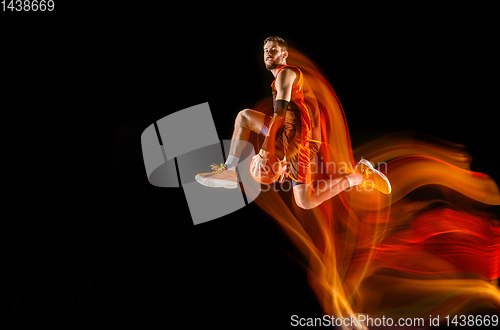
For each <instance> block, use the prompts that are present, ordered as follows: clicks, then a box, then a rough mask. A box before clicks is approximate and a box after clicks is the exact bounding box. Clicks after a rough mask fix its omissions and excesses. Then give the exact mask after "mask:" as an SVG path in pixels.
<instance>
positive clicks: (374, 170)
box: [356, 159, 392, 194]
mask: <svg viewBox="0 0 500 330" xmlns="http://www.w3.org/2000/svg"><path fill="white" fill-rule="evenodd" d="M359 163H361V164H363V165H365V166H367V167H368V168H370V170H372V171H373V173H375V174H377V175H378V176H380V177H381V178H382V179H384V180H385V182H387V187H388V188H389V192H388V193H387V194H390V193H391V191H392V187H391V183H390V182H389V179H387V177H386V176H385V175H384V174H383V173H382V172H380V171H379V170H376V169H375V168H374V167H373V165H372V164H371V163H370V162H369V161H367V160H366V159H361V160H360V161H359ZM359 163H358V164H359ZM356 167H357V165H356Z"/></svg>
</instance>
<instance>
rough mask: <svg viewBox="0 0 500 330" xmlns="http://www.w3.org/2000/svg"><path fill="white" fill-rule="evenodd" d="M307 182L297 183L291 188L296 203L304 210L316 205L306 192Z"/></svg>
mask: <svg viewBox="0 0 500 330" xmlns="http://www.w3.org/2000/svg"><path fill="white" fill-rule="evenodd" d="M307 186H308V185H307V184H301V185H297V186H295V187H294V189H293V196H294V198H295V203H296V204H297V206H298V207H300V208H301V209H304V210H310V209H313V208H315V207H316V206H318V204H317V203H315V202H314V201H313V200H312V198H311V196H310V195H309V194H308V190H307V188H308V187H307Z"/></svg>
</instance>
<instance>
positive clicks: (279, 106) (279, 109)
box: [274, 100, 290, 118]
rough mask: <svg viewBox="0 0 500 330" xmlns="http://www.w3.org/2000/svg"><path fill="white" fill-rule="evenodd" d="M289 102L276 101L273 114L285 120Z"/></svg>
mask: <svg viewBox="0 0 500 330" xmlns="http://www.w3.org/2000/svg"><path fill="white" fill-rule="evenodd" d="M289 103H290V102H288V101H285V100H276V102H274V113H275V114H277V115H278V116H281V117H283V118H285V114H286V110H287V109H288V104H289Z"/></svg>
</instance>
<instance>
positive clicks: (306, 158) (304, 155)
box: [271, 65, 321, 183]
mask: <svg viewBox="0 0 500 330" xmlns="http://www.w3.org/2000/svg"><path fill="white" fill-rule="evenodd" d="M284 68H293V69H294V71H295V72H296V73H297V74H298V79H297V82H296V83H295V85H293V87H292V95H291V100H290V103H289V105H288V109H287V113H286V115H285V123H284V127H283V131H284V132H283V137H282V138H283V144H284V146H285V149H288V150H285V151H286V154H287V159H289V160H290V161H291V162H292V161H293V160H295V163H296V164H293V163H292V167H294V166H295V167H297V168H296V170H295V171H292V172H291V175H290V177H291V178H292V179H293V180H295V181H297V182H301V183H309V182H311V173H310V169H309V165H310V162H311V161H313V159H314V158H315V157H316V154H317V153H318V150H319V145H318V144H317V142H319V140H320V139H321V129H320V125H319V115H320V114H319V109H318V103H317V101H316V98H315V96H314V93H313V91H312V90H311V88H310V87H309V85H308V84H307V81H306V80H305V79H304V76H303V74H302V71H301V70H300V69H299V68H298V67H296V66H292V65H285V66H283V67H281V68H280V70H279V71H278V74H276V78H277V77H278V75H279V74H280V72H281V70H283V69H284ZM275 82H276V79H274V81H273V82H272V84H271V88H272V91H273V106H274V102H275V101H276V95H277V91H276V88H275V86H274V85H275ZM285 140H287V141H285ZM292 140H294V141H292ZM314 141H317V142H314ZM289 155H291V158H288V157H289ZM294 172H295V173H294ZM293 174H295V175H293Z"/></svg>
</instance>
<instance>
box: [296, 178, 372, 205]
mask: <svg viewBox="0 0 500 330" xmlns="http://www.w3.org/2000/svg"><path fill="white" fill-rule="evenodd" d="M362 182H363V176H362V175H361V174H359V173H354V174H350V175H347V176H344V177H340V178H335V179H331V180H324V181H318V182H317V184H316V187H314V186H313V185H312V184H309V183H304V184H297V185H295V186H294V187H293V195H294V197H295V202H296V203H297V205H298V206H299V207H300V208H303V209H306V210H309V209H312V208H315V207H316V206H318V205H320V204H321V203H323V202H324V201H326V200H328V199H330V198H332V197H334V196H336V195H338V194H339V193H341V192H342V191H344V190H346V189H347V188H349V187H353V186H356V185H359V184H361V183H362Z"/></svg>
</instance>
